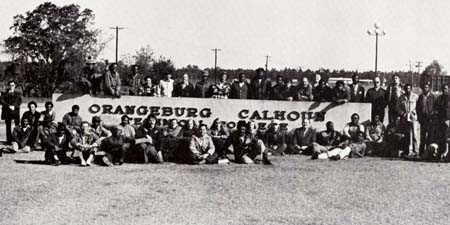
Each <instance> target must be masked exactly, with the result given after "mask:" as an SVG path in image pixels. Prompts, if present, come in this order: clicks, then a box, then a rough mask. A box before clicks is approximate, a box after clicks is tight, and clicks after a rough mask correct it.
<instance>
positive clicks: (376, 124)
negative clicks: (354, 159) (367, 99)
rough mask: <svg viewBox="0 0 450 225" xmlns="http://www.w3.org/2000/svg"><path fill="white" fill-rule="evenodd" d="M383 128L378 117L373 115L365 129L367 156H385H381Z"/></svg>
mask: <svg viewBox="0 0 450 225" xmlns="http://www.w3.org/2000/svg"><path fill="white" fill-rule="evenodd" d="M384 132H385V127H384V125H383V123H381V121H380V116H379V115H374V116H373V120H372V122H371V123H370V124H369V125H368V126H367V127H366V143H367V155H369V156H371V155H373V156H385V155H384V154H383V151H382V150H383V149H382V148H383V143H384V142H383V140H384Z"/></svg>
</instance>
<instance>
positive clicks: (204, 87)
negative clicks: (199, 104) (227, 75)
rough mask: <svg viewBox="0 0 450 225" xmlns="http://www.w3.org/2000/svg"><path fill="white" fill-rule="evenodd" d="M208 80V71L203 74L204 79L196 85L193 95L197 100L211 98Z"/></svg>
mask: <svg viewBox="0 0 450 225" xmlns="http://www.w3.org/2000/svg"><path fill="white" fill-rule="evenodd" d="M208 78H209V73H208V71H204V72H203V74H202V79H201V80H200V81H199V82H197V83H196V84H195V87H194V94H193V96H194V97H195V98H209V97H210V96H211V93H210V84H209V82H208Z"/></svg>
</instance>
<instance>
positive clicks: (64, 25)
mask: <svg viewBox="0 0 450 225" xmlns="http://www.w3.org/2000/svg"><path fill="white" fill-rule="evenodd" d="M93 20H94V14H93V12H92V10H90V9H84V10H81V9H80V7H79V6H78V5H75V4H71V5H66V6H61V7H60V6H57V5H55V4H53V3H50V2H46V3H43V4H41V5H39V6H38V7H37V8H36V9H34V10H33V11H31V12H30V11H29V12H26V13H25V14H23V15H17V16H15V17H14V22H13V25H12V26H11V28H10V29H11V30H13V35H12V36H11V37H9V38H8V39H6V40H5V49H6V51H5V52H6V53H9V54H11V55H13V56H14V57H16V58H15V59H14V61H20V62H22V65H23V64H26V63H33V64H32V65H34V66H35V67H37V68H35V70H36V71H35V72H36V73H37V74H35V76H37V79H33V80H31V82H33V83H35V85H36V86H40V87H41V88H42V92H43V95H44V96H45V97H49V96H51V94H52V93H53V92H54V91H55V90H56V89H57V88H58V86H59V85H60V84H61V83H62V82H63V81H66V80H69V81H74V82H75V81H76V80H77V79H78V77H79V75H80V74H81V69H82V67H83V66H84V63H85V59H86V58H87V56H92V57H94V58H95V57H96V56H97V55H98V54H99V53H100V52H101V51H102V50H103V48H104V47H105V46H106V43H105V42H101V41H99V40H98V39H97V36H98V35H99V34H100V31H99V30H95V29H90V25H92V23H93Z"/></svg>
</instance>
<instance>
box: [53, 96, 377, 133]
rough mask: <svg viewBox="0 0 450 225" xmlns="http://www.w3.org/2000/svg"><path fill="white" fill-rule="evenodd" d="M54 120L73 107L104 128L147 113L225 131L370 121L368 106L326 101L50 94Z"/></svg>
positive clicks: (160, 117)
mask: <svg viewBox="0 0 450 225" xmlns="http://www.w3.org/2000/svg"><path fill="white" fill-rule="evenodd" d="M53 102H54V103H55V112H56V115H57V120H61V119H62V117H63V115H64V114H65V113H67V112H69V111H70V110H71V108H72V106H73V105H75V104H77V105H79V106H80V112H79V113H80V116H81V117H82V118H83V119H84V120H87V121H91V118H92V116H100V117H101V118H102V120H103V122H104V123H105V125H113V124H118V123H119V122H120V117H122V116H123V115H128V116H129V117H130V118H132V123H133V122H134V123H140V122H142V120H143V119H144V118H145V117H146V116H147V115H150V114H154V115H156V116H157V117H158V119H161V121H160V122H161V123H166V122H167V121H168V120H169V119H172V118H176V119H179V120H180V123H184V122H185V121H186V120H188V119H193V120H196V121H197V122H202V123H206V124H208V125H210V124H211V123H212V122H213V120H214V119H216V118H219V119H220V120H221V121H223V122H224V123H225V124H226V125H227V126H228V127H229V128H234V127H235V126H236V123H237V121H239V120H255V121H256V122H257V124H258V126H260V128H264V127H266V126H267V125H268V124H269V123H270V121H271V120H273V119H277V120H279V121H280V123H281V125H282V126H283V127H287V129H289V130H290V129H293V128H296V127H298V126H300V124H301V121H302V119H310V120H311V123H312V125H313V126H314V127H316V128H318V129H324V128H325V123H326V122H327V121H330V120H331V121H333V122H334V123H335V127H336V129H342V128H343V127H344V126H345V124H346V123H347V122H349V121H350V116H351V114H353V113H358V114H359V115H360V118H361V119H360V121H361V122H365V121H368V120H369V119H370V110H371V109H370V107H371V106H370V104H368V103H346V104H344V105H336V104H334V103H330V102H322V103H319V102H290V101H263V100H234V99H205V98H203V99H202V98H164V97H163V98H158V97H140V96H122V97H121V98H119V99H117V98H111V97H106V96H102V97H92V96H90V95H82V96H80V95H70V94H58V93H56V94H54V95H53Z"/></svg>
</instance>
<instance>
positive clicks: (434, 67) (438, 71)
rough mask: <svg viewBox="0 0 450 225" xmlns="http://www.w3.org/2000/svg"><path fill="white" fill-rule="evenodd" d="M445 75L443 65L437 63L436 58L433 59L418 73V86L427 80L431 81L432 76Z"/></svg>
mask: <svg viewBox="0 0 450 225" xmlns="http://www.w3.org/2000/svg"><path fill="white" fill-rule="evenodd" d="M441 75H445V72H444V71H443V66H442V65H441V64H439V62H438V61H437V60H433V62H431V64H430V65H428V66H427V67H425V70H424V71H423V72H422V74H421V75H420V86H423V85H424V84H425V83H427V82H430V83H431V82H432V78H433V77H438V76H441Z"/></svg>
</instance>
